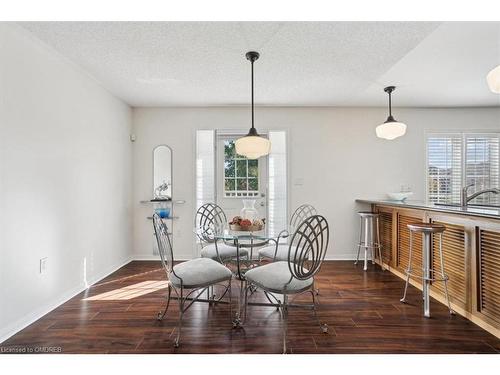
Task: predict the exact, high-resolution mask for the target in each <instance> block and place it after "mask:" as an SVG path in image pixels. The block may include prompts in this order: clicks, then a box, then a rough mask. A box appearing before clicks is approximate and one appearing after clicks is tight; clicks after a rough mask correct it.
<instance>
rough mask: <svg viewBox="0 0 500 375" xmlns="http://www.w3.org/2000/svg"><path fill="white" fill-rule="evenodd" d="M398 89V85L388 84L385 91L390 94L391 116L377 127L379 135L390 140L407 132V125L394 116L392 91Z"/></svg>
mask: <svg viewBox="0 0 500 375" xmlns="http://www.w3.org/2000/svg"><path fill="white" fill-rule="evenodd" d="M394 90H396V86H387V87H386V88H385V89H384V91H385V92H386V93H388V94H389V117H387V120H385V122H384V123H383V124H381V125H379V126H377V128H376V129H375V132H376V133H377V137H379V138H384V139H388V140H393V139H396V138H398V137H401V136H402V135H405V133H406V125H405V124H403V123H402V122H399V121H396V120H395V119H394V117H392V102H391V93H392V92H393V91H394Z"/></svg>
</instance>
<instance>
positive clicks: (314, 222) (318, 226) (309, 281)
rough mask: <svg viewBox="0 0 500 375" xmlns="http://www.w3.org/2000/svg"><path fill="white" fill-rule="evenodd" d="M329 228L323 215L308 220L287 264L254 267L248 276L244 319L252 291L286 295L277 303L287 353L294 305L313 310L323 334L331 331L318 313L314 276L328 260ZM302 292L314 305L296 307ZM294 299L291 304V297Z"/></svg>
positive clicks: (296, 237) (299, 230) (297, 235)
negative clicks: (289, 313) (297, 299)
mask: <svg viewBox="0 0 500 375" xmlns="http://www.w3.org/2000/svg"><path fill="white" fill-rule="evenodd" d="M329 236H330V232H329V227H328V222H327V221H326V219H325V218H324V217H323V216H321V215H313V216H311V217H309V218H307V219H305V220H304V221H303V222H302V223H301V224H300V225H299V226H298V227H297V229H296V230H295V233H294V234H293V237H292V243H295V244H296V247H295V248H294V247H293V246H292V245H291V244H290V245H289V250H288V259H287V261H277V262H272V263H268V264H266V265H262V266H259V267H256V268H253V269H251V270H249V271H247V272H246V274H245V282H246V286H245V301H244V309H245V310H244V320H246V319H245V318H246V314H247V309H248V292H249V291H250V289H252V288H256V289H261V290H263V291H264V293H265V294H266V295H267V294H268V293H276V294H282V295H283V301H280V300H277V305H278V309H279V310H280V312H281V317H282V319H283V353H286V350H287V339H286V338H287V328H288V327H287V322H288V308H289V307H290V306H298V307H304V306H307V307H310V308H312V310H313V314H314V317H315V319H316V320H317V322H318V324H319V326H320V328H321V331H322V332H323V333H327V332H328V326H327V325H326V324H322V323H321V322H320V320H319V318H318V315H317V313H316V293H315V288H314V276H315V275H316V274H317V273H318V271H319V270H320V268H321V264H322V262H323V260H324V259H325V255H326V251H327V249H328V241H329ZM302 293H311V296H312V302H313V303H312V305H304V304H300V305H299V304H292V302H293V299H295V298H296V297H297V296H298V295H300V294H302ZM291 295H293V296H294V297H293V299H292V300H291V301H290V302H289V296H291Z"/></svg>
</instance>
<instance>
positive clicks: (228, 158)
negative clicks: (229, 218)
mask: <svg viewBox="0 0 500 375" xmlns="http://www.w3.org/2000/svg"><path fill="white" fill-rule="evenodd" d="M258 195H259V161H258V160H249V159H247V158H246V157H244V156H241V155H237V154H236V147H235V144H234V141H232V140H226V141H224V196H225V197H237V198H238V197H239V198H241V197H257V196H258Z"/></svg>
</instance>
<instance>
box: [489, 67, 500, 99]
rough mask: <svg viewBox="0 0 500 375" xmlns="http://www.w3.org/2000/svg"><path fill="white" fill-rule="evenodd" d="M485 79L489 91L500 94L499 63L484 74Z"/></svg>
mask: <svg viewBox="0 0 500 375" xmlns="http://www.w3.org/2000/svg"><path fill="white" fill-rule="evenodd" d="M486 81H487V82H488V86H489V88H490V90H491V92H494V93H495V94H500V65H498V66H497V67H496V68H493V69H492V70H491V71H490V72H489V73H488V75H487V76H486Z"/></svg>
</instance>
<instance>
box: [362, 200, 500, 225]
mask: <svg viewBox="0 0 500 375" xmlns="http://www.w3.org/2000/svg"><path fill="white" fill-rule="evenodd" d="M356 202H357V203H367V204H380V205H384V206H393V207H401V208H412V209H420V210H427V211H437V212H446V213H454V214H459V215H466V216H479V217H486V218H490V219H491V218H493V219H499V220H500V208H486V207H484V208H483V207H478V206H467V207H461V206H441V205H435V204H433V203H426V202H423V201H411V200H405V201H404V202H401V201H391V200H384V199H356Z"/></svg>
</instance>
